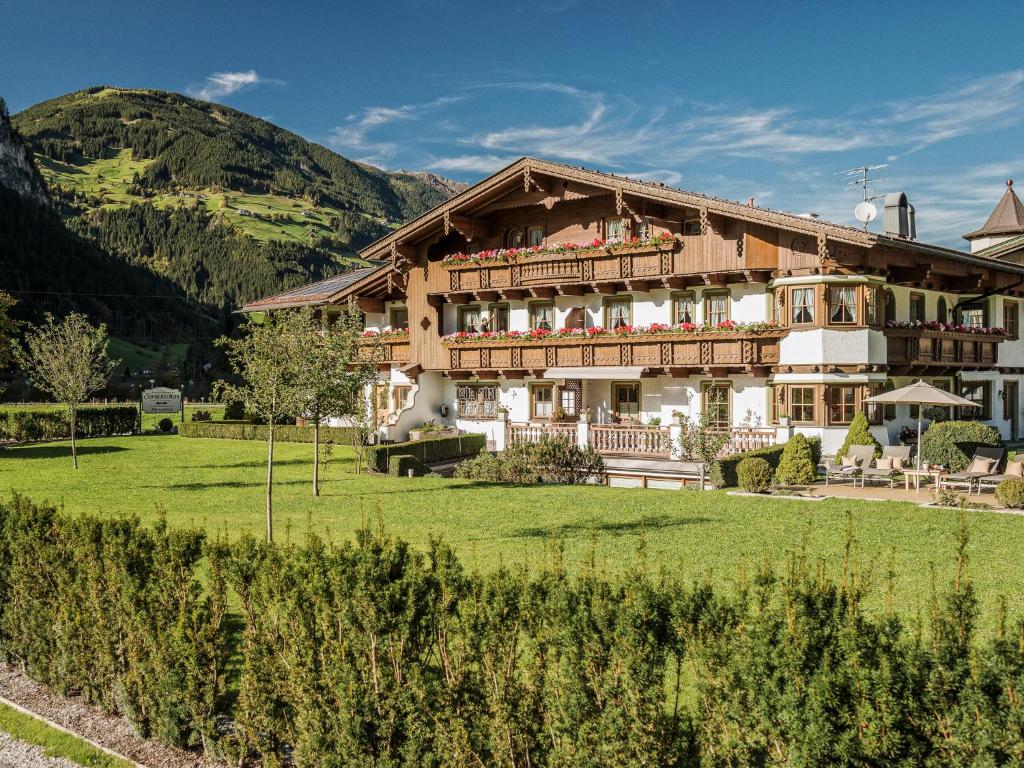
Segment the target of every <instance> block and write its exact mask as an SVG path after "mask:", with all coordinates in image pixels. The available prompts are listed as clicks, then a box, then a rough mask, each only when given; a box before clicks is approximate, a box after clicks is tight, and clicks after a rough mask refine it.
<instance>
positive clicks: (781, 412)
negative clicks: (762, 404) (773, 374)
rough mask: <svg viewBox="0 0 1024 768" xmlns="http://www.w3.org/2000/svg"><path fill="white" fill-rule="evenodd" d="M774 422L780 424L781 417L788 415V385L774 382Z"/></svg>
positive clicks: (772, 403) (772, 401)
mask: <svg viewBox="0 0 1024 768" xmlns="http://www.w3.org/2000/svg"><path fill="white" fill-rule="evenodd" d="M769 397H770V398H771V415H772V424H778V423H779V418H780V417H781V416H785V415H786V385H785V384H774V385H772V387H771V394H770V395H769Z"/></svg>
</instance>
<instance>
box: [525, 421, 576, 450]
mask: <svg viewBox="0 0 1024 768" xmlns="http://www.w3.org/2000/svg"><path fill="white" fill-rule="evenodd" d="M577 436H578V430H577V427H576V425H575V424H557V423H556V424H509V425H508V443H509V444H510V445H511V444H513V443H536V442H539V441H540V439H541V438H543V437H564V438H566V439H568V440H569V441H570V442H572V443H576V441H577Z"/></svg>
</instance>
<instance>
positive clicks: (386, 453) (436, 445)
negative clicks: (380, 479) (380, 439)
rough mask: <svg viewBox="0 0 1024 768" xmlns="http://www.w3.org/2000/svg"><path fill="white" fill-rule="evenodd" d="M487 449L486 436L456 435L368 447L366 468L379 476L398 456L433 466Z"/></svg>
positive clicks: (474, 454)
mask: <svg viewBox="0 0 1024 768" xmlns="http://www.w3.org/2000/svg"><path fill="white" fill-rule="evenodd" d="M486 447H487V436H486V435H458V436H457V437H432V438H429V439H427V440H415V441H412V442H408V443H392V444H391V445H369V446H367V447H366V454H365V456H366V466H367V467H369V468H371V469H375V470H377V471H378V472H380V473H381V474H384V473H386V472H387V471H388V461H389V460H390V458H391V457H392V456H396V455H398V454H409V455H410V456H414V457H415V458H417V459H419V460H420V461H422V462H423V463H424V464H435V463H438V462H441V461H448V460H449V459H458V458H461V457H463V456H476V455H477V454H478V453H480V451H482V450H483V449H484V448H486Z"/></svg>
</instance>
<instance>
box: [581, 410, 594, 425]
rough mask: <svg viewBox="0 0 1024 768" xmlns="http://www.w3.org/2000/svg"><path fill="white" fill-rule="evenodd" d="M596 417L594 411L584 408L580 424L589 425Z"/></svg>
mask: <svg viewBox="0 0 1024 768" xmlns="http://www.w3.org/2000/svg"><path fill="white" fill-rule="evenodd" d="M593 416H594V411H593V410H592V409H590V408H584V409H583V410H582V411H580V422H581V423H583V424H589V423H590V420H591V418H593Z"/></svg>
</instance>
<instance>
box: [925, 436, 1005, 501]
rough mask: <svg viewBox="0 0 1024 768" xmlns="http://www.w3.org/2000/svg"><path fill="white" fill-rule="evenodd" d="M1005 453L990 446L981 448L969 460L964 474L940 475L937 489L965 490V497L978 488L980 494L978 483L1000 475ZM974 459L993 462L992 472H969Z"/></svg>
mask: <svg viewBox="0 0 1024 768" xmlns="http://www.w3.org/2000/svg"><path fill="white" fill-rule="evenodd" d="M1005 453H1006V451H1005V450H1004V449H1002V448H993V447H991V446H987V445H986V446H982V447H980V448H978V449H976V450H975V451H974V457H973V458H972V459H971V463H970V464H968V465H967V470H966V471H965V472H954V473H952V474H950V475H942V476H940V477H939V488H940V489H943V488H967V495H968V496H970V495H971V491H973V490H974V488H975V487H977V488H978V493H981V486H980V484H979V482H980V481H981V480H982V479H983V478H990V477H994V476H996V475H999V474H1001V473H1000V471H999V469H1000V465H1001V464H1002V463H1003V455H1004V454H1005ZM975 459H990V460H994V461H995V464H993V465H992V471H990V472H977V471H973V470H971V467H972V466H973V465H974V461H975Z"/></svg>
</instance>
